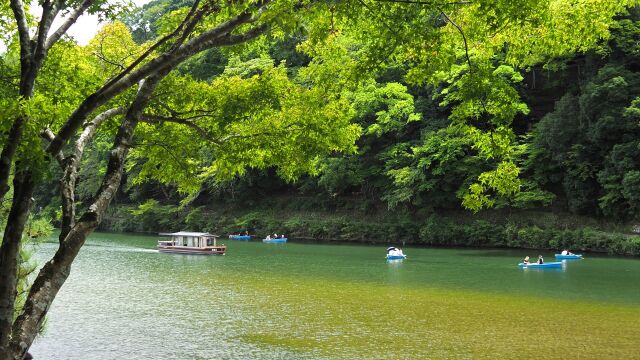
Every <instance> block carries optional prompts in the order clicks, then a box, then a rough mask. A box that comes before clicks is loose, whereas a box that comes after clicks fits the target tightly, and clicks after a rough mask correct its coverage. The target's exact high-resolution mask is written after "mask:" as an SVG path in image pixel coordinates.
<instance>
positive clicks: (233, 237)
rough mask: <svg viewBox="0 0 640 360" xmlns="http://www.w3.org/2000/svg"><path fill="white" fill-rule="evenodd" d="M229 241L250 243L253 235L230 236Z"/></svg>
mask: <svg viewBox="0 0 640 360" xmlns="http://www.w3.org/2000/svg"><path fill="white" fill-rule="evenodd" d="M229 239H231V240H243V241H249V240H251V235H229Z"/></svg>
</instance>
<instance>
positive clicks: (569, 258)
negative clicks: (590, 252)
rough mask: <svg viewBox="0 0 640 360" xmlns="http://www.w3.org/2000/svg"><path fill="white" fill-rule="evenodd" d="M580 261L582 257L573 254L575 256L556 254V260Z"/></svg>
mask: <svg viewBox="0 0 640 360" xmlns="http://www.w3.org/2000/svg"><path fill="white" fill-rule="evenodd" d="M580 259H582V255H580V254H575V255H562V254H556V260H580Z"/></svg>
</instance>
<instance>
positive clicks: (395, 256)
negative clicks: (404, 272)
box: [387, 246, 407, 260]
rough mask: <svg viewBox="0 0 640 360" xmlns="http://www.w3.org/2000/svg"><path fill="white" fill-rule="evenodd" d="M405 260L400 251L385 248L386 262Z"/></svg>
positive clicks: (405, 256) (391, 247)
mask: <svg viewBox="0 0 640 360" xmlns="http://www.w3.org/2000/svg"><path fill="white" fill-rule="evenodd" d="M406 258H407V255H405V254H404V253H403V252H402V250H400V249H398V248H397V247H394V246H389V247H388V248H387V260H404V259H406Z"/></svg>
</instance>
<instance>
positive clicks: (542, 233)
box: [100, 201, 640, 256]
mask: <svg viewBox="0 0 640 360" xmlns="http://www.w3.org/2000/svg"><path fill="white" fill-rule="evenodd" d="M184 229H192V230H202V231H209V232H212V233H216V234H220V235H223V236H224V235H226V234H229V233H232V232H236V231H243V232H244V231H249V233H251V234H255V235H256V236H258V237H261V236H263V235H265V234H268V233H273V232H277V233H279V234H282V233H284V234H285V235H287V236H288V237H289V238H292V239H301V240H307V241H325V242H349V243H379V244H396V245H399V244H405V245H418V246H419V245H425V246H447V247H450V246H464V247H498V248H525V249H547V250H552V249H571V250H572V251H587V252H600V253H609V254H615V255H631V256H638V255H640V236H638V235H636V234H633V232H632V231H631V229H632V225H624V224H612V223H602V222H598V221H597V220H595V219H591V218H582V217H576V216H569V215H566V214H557V213H552V212H545V211H533V210H529V211H513V210H511V211H504V210H491V211H485V212H482V213H479V214H472V213H470V212H462V211H460V212H456V211H452V212H445V213H439V214H433V213H432V214H423V215H416V214H414V215H410V214H406V213H401V212H391V211H378V212H375V213H373V214H367V213H366V212H363V211H358V210H355V209H335V210H334V211H325V210H323V211H314V210H310V209H291V208H286V207H284V206H280V207H274V206H269V207H267V208H257V207H253V208H248V209H239V208H232V207H218V208H215V209H211V208H207V207H204V206H202V207H197V208H179V207H177V206H172V205H161V204H159V203H156V202H153V201H152V202H148V203H146V204H144V205H141V206H139V207H134V206H130V205H116V206H113V207H112V209H111V210H110V212H109V214H108V215H107V216H106V218H105V219H104V221H103V223H102V225H101V227H100V230H104V231H117V232H139V233H157V232H162V231H177V230H184Z"/></svg>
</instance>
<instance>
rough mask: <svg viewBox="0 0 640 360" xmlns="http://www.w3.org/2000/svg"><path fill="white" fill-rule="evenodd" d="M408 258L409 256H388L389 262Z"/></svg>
mask: <svg viewBox="0 0 640 360" xmlns="http://www.w3.org/2000/svg"><path fill="white" fill-rule="evenodd" d="M406 258H407V255H389V254H387V260H404V259H406Z"/></svg>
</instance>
